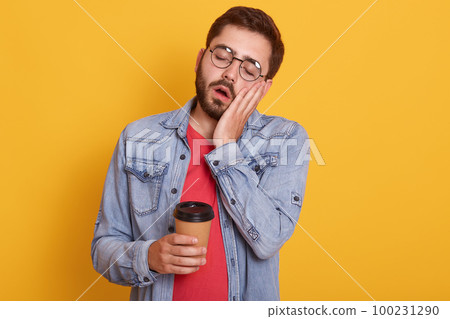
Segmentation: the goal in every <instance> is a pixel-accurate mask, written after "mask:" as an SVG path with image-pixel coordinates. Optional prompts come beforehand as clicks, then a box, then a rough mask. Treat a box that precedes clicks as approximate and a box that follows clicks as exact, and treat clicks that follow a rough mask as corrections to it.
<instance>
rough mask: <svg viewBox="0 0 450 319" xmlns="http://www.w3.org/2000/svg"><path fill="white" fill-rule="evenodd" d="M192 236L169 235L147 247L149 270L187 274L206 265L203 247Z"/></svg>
mask: <svg viewBox="0 0 450 319" xmlns="http://www.w3.org/2000/svg"><path fill="white" fill-rule="evenodd" d="M196 243H198V239H197V238H196V237H193V236H187V235H180V234H176V233H175V234H170V235H166V236H164V237H162V238H161V239H160V240H158V241H156V242H154V243H153V244H152V245H150V247H149V268H150V269H152V270H155V271H157V272H159V273H162V274H168V273H173V274H189V273H192V272H195V271H197V270H198V269H199V267H200V266H203V265H205V264H206V258H204V257H201V256H204V255H206V248H205V247H197V246H193V245H194V244H196Z"/></svg>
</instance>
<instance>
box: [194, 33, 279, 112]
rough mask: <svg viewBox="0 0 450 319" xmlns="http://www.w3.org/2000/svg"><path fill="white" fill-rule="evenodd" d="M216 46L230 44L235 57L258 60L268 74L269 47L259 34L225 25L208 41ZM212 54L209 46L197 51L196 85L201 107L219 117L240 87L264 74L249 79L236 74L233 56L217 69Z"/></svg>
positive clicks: (248, 86)
mask: <svg viewBox="0 0 450 319" xmlns="http://www.w3.org/2000/svg"><path fill="white" fill-rule="evenodd" d="M217 46H225V47H227V48H230V49H231V50H233V52H234V56H235V57H236V58H238V59H241V60H245V59H247V58H251V59H253V60H256V61H258V62H259V63H260V65H261V74H262V75H265V74H267V72H268V70H269V59H270V55H271V50H272V48H271V46H270V43H269V41H268V40H266V39H265V38H264V36H262V35H261V34H259V33H256V32H252V31H249V30H247V29H243V28H238V27H236V26H234V25H227V26H225V27H224V28H223V30H222V32H221V33H220V34H219V35H218V36H216V37H215V38H214V39H213V40H212V41H211V44H210V48H211V50H214V49H215V48H216V47H217ZM211 54H212V53H211V52H210V51H209V48H207V49H206V51H203V49H202V50H200V52H199V56H198V58H197V64H196V72H197V77H196V80H195V87H196V90H197V98H198V102H199V103H200V106H201V108H202V109H203V111H205V113H206V114H208V115H209V116H210V117H212V118H213V119H216V120H219V119H220V117H221V116H222V114H223V112H225V110H226V109H227V108H228V107H229V105H230V104H231V102H232V101H233V100H234V98H235V97H236V95H237V94H238V93H239V91H240V90H241V89H243V88H250V87H251V86H252V85H254V84H255V82H260V81H264V79H265V77H264V78H261V77H260V78H259V79H257V80H255V81H253V82H248V81H246V80H244V79H243V78H242V77H241V76H240V74H239V66H240V63H241V62H240V61H238V60H233V63H232V64H231V65H230V66H229V67H227V68H225V69H220V68H218V67H216V66H215V65H214V64H213V63H212V62H211ZM268 82H271V80H268Z"/></svg>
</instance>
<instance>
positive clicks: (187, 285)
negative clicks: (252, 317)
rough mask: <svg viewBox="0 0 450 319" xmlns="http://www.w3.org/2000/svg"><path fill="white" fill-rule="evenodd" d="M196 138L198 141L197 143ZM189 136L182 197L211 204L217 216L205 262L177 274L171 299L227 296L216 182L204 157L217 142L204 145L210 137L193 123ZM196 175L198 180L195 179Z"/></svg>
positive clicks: (220, 298) (226, 297) (188, 132)
mask: <svg viewBox="0 0 450 319" xmlns="http://www.w3.org/2000/svg"><path fill="white" fill-rule="evenodd" d="M193 139H198V141H199V143H198V144H196V146H194V143H193ZM187 140H188V143H189V147H190V148H191V154H192V156H191V160H190V163H189V168H188V171H187V174H186V180H185V182H184V186H183V193H182V194H183V195H181V199H180V201H182V202H184V201H200V202H204V203H207V204H209V205H211V206H212V208H213V209H214V219H213V220H212V222H211V231H210V234H209V240H208V247H207V249H208V250H207V252H206V264H205V265H203V266H200V269H199V270H198V271H196V272H194V273H191V274H188V275H175V280H174V285H173V297H172V300H200V301H203V300H228V274H227V264H226V260H225V248H224V247H223V239H222V231H221V229H220V221H219V208H218V205H217V196H216V182H215V180H214V178H213V177H212V175H211V171H210V170H209V167H208V164H206V161H205V158H204V155H205V154H208V153H209V152H211V151H212V150H213V149H214V145H203V144H206V143H207V140H206V139H205V138H204V137H203V136H201V135H200V134H199V133H198V132H197V131H195V130H194V129H193V128H192V127H191V125H189V126H188V130H187ZM198 145H201V146H200V147H198ZM199 149H200V152H198V151H199ZM196 153H197V154H196ZM198 153H199V154H198ZM199 163H200V164H199ZM197 178H198V179H199V180H198V181H197V182H195V180H196V179H197ZM194 182H195V183H194ZM193 183H194V184H193ZM189 187H190V188H189ZM186 189H187V191H186ZM185 191H186V192H185Z"/></svg>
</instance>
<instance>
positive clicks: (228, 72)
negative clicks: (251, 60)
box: [222, 59, 241, 84]
mask: <svg viewBox="0 0 450 319" xmlns="http://www.w3.org/2000/svg"><path fill="white" fill-rule="evenodd" d="M240 65H241V62H240V61H239V60H237V59H233V62H231V64H230V66H228V67H227V68H226V69H225V70H224V71H223V73H222V77H223V78H224V79H226V80H228V81H229V82H231V83H233V84H234V83H236V80H237V78H238V76H239V66H240Z"/></svg>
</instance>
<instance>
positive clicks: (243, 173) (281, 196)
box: [205, 122, 310, 259]
mask: <svg viewBox="0 0 450 319" xmlns="http://www.w3.org/2000/svg"><path fill="white" fill-rule="evenodd" d="M291 123H292V126H291V127H290V129H289V130H288V132H289V134H288V137H285V138H283V139H279V138H278V139H276V140H270V142H271V143H272V144H274V145H279V155H278V156H277V163H276V165H274V166H271V167H267V169H266V170H265V171H264V173H263V174H262V175H261V176H258V174H257V173H256V172H255V170H253V169H252V168H251V167H250V166H249V165H248V164H249V160H248V159H246V158H244V156H243V154H242V152H241V149H240V148H239V146H238V144H237V143H234V142H231V143H227V144H224V145H222V146H220V147H218V148H216V149H215V150H213V151H212V152H210V153H208V154H207V155H205V159H206V162H207V163H208V165H209V167H210V169H211V172H212V174H213V176H214V177H215V179H216V181H217V184H218V186H219V190H220V196H221V199H222V202H223V204H224V206H225V208H226V210H227V212H228V213H229V215H230V216H231V218H232V219H233V221H234V223H235V225H236V226H237V229H238V230H239V232H240V233H241V235H242V236H243V237H244V239H245V240H246V242H247V243H248V245H249V246H250V247H251V248H252V250H253V252H254V253H255V255H256V256H257V257H258V258H260V259H266V258H270V257H272V256H273V255H275V254H276V253H277V252H278V251H279V249H280V248H281V247H282V246H283V244H284V243H285V242H286V241H287V240H288V239H289V238H290V237H291V236H292V234H293V232H294V230H295V226H296V224H297V221H298V218H299V215H300V210H301V207H302V202H303V198H304V193H305V184H306V175H307V171H308V165H309V156H310V155H309V154H310V153H309V140H308V136H307V134H306V131H305V130H304V129H303V127H301V126H300V125H299V124H297V123H295V122H291Z"/></svg>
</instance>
